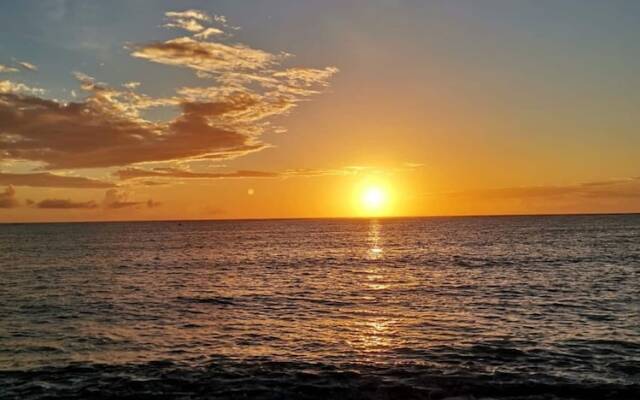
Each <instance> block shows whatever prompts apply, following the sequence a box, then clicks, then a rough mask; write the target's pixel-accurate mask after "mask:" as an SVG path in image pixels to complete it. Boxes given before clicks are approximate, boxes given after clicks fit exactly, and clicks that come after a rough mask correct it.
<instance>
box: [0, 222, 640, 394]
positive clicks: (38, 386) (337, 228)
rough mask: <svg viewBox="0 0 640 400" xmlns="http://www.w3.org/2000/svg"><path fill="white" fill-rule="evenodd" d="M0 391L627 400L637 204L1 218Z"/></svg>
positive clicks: (637, 329)
mask: <svg viewBox="0 0 640 400" xmlns="http://www.w3.org/2000/svg"><path fill="white" fill-rule="evenodd" d="M0 398H2V399H44V398H46V399H51V398H79V399H80V398H82V399H86V398H91V399H93V398H97V399H100V398H104V399H106V398H130V399H145V398H150V399H151V398H153V399H161V398H162V399H165V398H166V399H182V398H184V399H192V398H232V399H235V398H237V399H288V398H294V399H329V398H334V399H445V398H459V399H465V398H468V399H471V398H474V399H482V398H487V399H489V398H490V399H583V398H584V399H638V398H640V216H639V215H599V216H541V217H533V216H532V217H524V216H523V217H455V218H406V219H403V218H398V219H393V218H391V219H371V220H369V219H327V220H254V221H197V222H122V223H120V222H118V223H69V224H66V223H61V224H6V225H0Z"/></svg>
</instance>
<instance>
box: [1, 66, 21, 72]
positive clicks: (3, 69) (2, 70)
mask: <svg viewBox="0 0 640 400" xmlns="http://www.w3.org/2000/svg"><path fill="white" fill-rule="evenodd" d="M7 72H18V69H17V68H13V67H7V66H6V65H2V64H0V73H7Z"/></svg>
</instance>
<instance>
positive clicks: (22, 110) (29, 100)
mask: <svg viewBox="0 0 640 400" xmlns="http://www.w3.org/2000/svg"><path fill="white" fill-rule="evenodd" d="M109 106H114V109H110V107H109ZM115 106H116V105H114V104H111V105H105V104H102V103H100V102H94V101H92V99H91V98H90V99H88V100H87V101H85V102H81V103H68V104H60V103H57V102H55V101H53V100H45V99H40V98H37V97H33V96H19V95H16V94H11V93H5V94H0V132H2V133H1V134H0V156H2V158H9V159H22V160H30V161H39V162H43V163H45V164H46V167H47V168H51V169H56V168H57V169H68V168H97V167H110V166H118V165H127V164H133V163H139V162H145V161H147V162H148V161H166V160H174V159H189V158H197V157H206V156H216V155H220V156H221V157H224V158H231V157H233V156H238V155H242V154H246V153H248V152H251V151H256V150H259V149H261V148H262V147H263V146H261V145H259V144H255V143H252V139H251V137H250V135H249V134H245V133H242V132H238V131H234V130H232V129H227V128H225V127H222V126H215V125H212V124H211V122H210V121H209V119H210V118H216V117H217V118H223V117H224V116H225V113H228V112H230V111H237V110H239V109H242V108H243V107H248V106H249V104H248V103H247V102H245V101H243V100H242V99H238V98H235V97H232V98H230V99H228V100H227V101H222V102H218V103H183V104H182V105H181V106H182V108H183V110H184V113H183V114H182V115H181V116H179V117H178V118H176V119H175V120H174V121H172V122H171V123H169V124H168V125H162V124H153V123H150V122H148V121H143V120H140V119H137V118H134V117H131V116H127V115H126V114H122V111H123V110H118V109H117V107H115Z"/></svg>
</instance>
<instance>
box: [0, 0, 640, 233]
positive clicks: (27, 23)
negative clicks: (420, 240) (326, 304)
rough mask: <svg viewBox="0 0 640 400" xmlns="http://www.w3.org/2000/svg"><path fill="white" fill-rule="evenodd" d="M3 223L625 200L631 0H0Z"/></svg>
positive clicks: (455, 209)
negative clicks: (373, 204)
mask: <svg viewBox="0 0 640 400" xmlns="http://www.w3.org/2000/svg"><path fill="white" fill-rule="evenodd" d="M0 37H1V39H0V221H5V222H10V221H14V222H21V221H67V220H69V221H76V220H138V219H208V218H272V217H349V216H362V215H365V214H366V211H365V210H364V209H363V208H362V207H361V204H359V203H358V201H359V198H360V197H359V196H360V193H361V192H362V191H363V190H365V189H366V188H367V187H371V186H372V185H373V186H379V187H384V188H385V190H386V191H388V195H389V198H388V202H389V204H388V206H387V207H386V209H385V213H384V215H392V216H393V215H456V214H463V215H466V214H532V213H582V212H640V132H638V127H640V113H639V112H638V110H639V105H640V78H639V75H638V71H640V41H639V40H638V38H640V2H637V1H596V0H593V1H591V0H575V1H571V0H567V1H545V0H539V1H517V2H516V1H507V0H504V1H491V0H484V1H473V0H468V1H462V0H452V1H421V0H413V1H409V0H406V1H400V0H389V1H381V0H323V1H298V0H286V1H285V0H261V1H238V0H229V1H191V0H180V1H108V2H106V1H97V0H94V1H89V0H77V1H72V0H68V1H65V0H51V1H46V2H45V1H35V0H34V1H31V0H28V1H20V2H8V1H7V2H2V3H0Z"/></svg>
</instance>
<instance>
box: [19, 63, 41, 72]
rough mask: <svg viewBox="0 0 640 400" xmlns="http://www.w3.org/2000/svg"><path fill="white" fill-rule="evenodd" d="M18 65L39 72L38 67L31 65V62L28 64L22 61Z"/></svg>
mask: <svg viewBox="0 0 640 400" xmlns="http://www.w3.org/2000/svg"><path fill="white" fill-rule="evenodd" d="M18 65H20V66H21V67H22V68H24V69H28V70H29V71H37V70H38V67H37V66H36V65H33V64H31V63H29V62H26V61H20V62H19V63H18Z"/></svg>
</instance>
